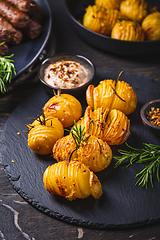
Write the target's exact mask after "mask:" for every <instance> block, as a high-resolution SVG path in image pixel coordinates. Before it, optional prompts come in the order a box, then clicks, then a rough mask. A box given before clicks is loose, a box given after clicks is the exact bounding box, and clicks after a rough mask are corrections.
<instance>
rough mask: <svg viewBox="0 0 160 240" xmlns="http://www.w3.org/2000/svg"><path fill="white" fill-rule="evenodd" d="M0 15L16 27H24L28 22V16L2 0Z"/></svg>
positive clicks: (0, 0) (0, 2)
mask: <svg viewBox="0 0 160 240" xmlns="http://www.w3.org/2000/svg"><path fill="white" fill-rule="evenodd" d="M0 15H1V16H3V17H4V18H6V19H7V21H8V22H10V23H11V24H12V25H13V26H14V27H15V28H18V29H22V28H25V27H27V25H28V24H29V17H28V16H27V15H26V14H25V13H22V12H21V11H19V10H18V9H16V8H15V7H14V6H12V5H11V4H10V3H8V2H6V1H4V0H0Z"/></svg>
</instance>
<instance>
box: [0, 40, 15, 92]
mask: <svg viewBox="0 0 160 240" xmlns="http://www.w3.org/2000/svg"><path fill="white" fill-rule="evenodd" d="M3 44H4V42H3V43H1V44H0V46H2V45H3ZM13 56H14V54H11V55H10V56H4V57H2V56H0V91H1V92H2V93H5V92H7V91H8V89H7V87H6V83H11V79H12V74H13V73H14V74H15V75H16V70H15V67H14V64H13V62H14V60H12V59H10V58H11V57H13Z"/></svg>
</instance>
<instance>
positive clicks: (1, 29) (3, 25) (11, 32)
mask: <svg viewBox="0 0 160 240" xmlns="http://www.w3.org/2000/svg"><path fill="white" fill-rule="evenodd" d="M22 38H23V35H22V33H21V32H20V31H19V30H17V29H15V28H14V27H13V26H12V25H11V24H10V23H9V22H8V21H7V20H5V19H4V18H3V17H1V16H0V42H5V43H10V44H12V45H15V44H19V43H20V42H21V41H22Z"/></svg>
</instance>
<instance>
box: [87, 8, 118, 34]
mask: <svg viewBox="0 0 160 240" xmlns="http://www.w3.org/2000/svg"><path fill="white" fill-rule="evenodd" d="M119 18H122V14H121V13H120V12H119V11H118V10H117V9H105V8H103V7H102V8H98V7H97V6H96V5H93V6H91V5H89V6H88V7H87V8H86V13H85V14H84V17H83V25H84V26H85V27H86V28H88V29H90V30H92V31H94V32H97V33H100V34H103V35H107V36H109V35H110V34H111V30H112V28H113V26H114V24H115V23H116V21H117V20H118V19H119Z"/></svg>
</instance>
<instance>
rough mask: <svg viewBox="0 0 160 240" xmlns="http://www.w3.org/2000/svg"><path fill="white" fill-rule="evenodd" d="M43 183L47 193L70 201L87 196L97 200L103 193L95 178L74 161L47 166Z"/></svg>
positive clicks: (84, 167)
mask: <svg viewBox="0 0 160 240" xmlns="http://www.w3.org/2000/svg"><path fill="white" fill-rule="evenodd" d="M43 183H44V187H45V189H46V190H47V191H49V192H50V193H52V194H56V195H59V196H62V197H64V198H66V199H67V200H70V201H72V200H74V199H76V198H82V199H83V198H87V197H88V196H89V195H92V196H93V197H94V198H95V199H99V198H100V196H101V195H102V193H103V192H102V186H101V183H100V181H99V180H98V178H97V176H96V175H95V174H94V173H93V172H91V171H90V170H89V168H88V167H87V166H85V165H84V164H82V163H81V162H79V161H77V160H76V159H75V160H72V161H71V162H69V163H68V164H67V162H66V161H62V162H58V163H55V164H53V165H52V166H48V168H47V169H46V170H45V172H44V175H43Z"/></svg>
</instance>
